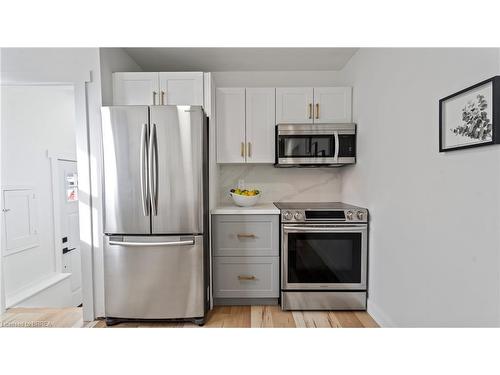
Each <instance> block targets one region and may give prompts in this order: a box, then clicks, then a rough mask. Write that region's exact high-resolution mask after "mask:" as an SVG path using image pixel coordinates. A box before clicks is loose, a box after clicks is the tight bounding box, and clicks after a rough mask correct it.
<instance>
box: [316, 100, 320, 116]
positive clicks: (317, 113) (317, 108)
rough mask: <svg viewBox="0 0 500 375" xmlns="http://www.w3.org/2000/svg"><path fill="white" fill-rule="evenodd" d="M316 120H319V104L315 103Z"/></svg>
mask: <svg viewBox="0 0 500 375" xmlns="http://www.w3.org/2000/svg"><path fill="white" fill-rule="evenodd" d="M316 119H319V103H316Z"/></svg>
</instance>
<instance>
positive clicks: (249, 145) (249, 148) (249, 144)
mask: <svg viewBox="0 0 500 375" xmlns="http://www.w3.org/2000/svg"><path fill="white" fill-rule="evenodd" d="M247 155H248V157H249V158H251V157H252V143H251V142H248V149H247Z"/></svg>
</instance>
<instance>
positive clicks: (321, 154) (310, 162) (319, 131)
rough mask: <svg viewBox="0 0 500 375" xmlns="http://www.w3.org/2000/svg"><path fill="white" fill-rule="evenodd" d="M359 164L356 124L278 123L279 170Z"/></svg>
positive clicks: (277, 154)
mask: <svg viewBox="0 0 500 375" xmlns="http://www.w3.org/2000/svg"><path fill="white" fill-rule="evenodd" d="M354 163H356V124H278V125H277V126H276V162H275V166H276V167H338V166H342V165H345V164H354Z"/></svg>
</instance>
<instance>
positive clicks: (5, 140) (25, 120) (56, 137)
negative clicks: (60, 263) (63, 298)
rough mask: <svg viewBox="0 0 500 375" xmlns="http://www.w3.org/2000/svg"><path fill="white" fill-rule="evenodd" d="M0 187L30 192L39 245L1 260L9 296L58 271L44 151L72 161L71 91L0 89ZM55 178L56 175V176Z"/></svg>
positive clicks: (49, 175) (60, 88)
mask: <svg viewBox="0 0 500 375" xmlns="http://www.w3.org/2000/svg"><path fill="white" fill-rule="evenodd" d="M1 90H2V101H1V105H2V108H3V109H2V114H1V115H2V116H1V121H2V129H1V131H2V142H1V147H2V150H1V152H2V164H1V167H2V170H1V180H2V187H6V186H28V187H32V188H33V189H34V192H35V194H36V197H37V199H36V202H37V203H36V206H37V211H36V213H37V228H38V237H39V246H36V247H34V248H31V249H27V250H24V251H22V252H17V253H13V254H10V255H8V256H5V257H4V272H5V275H4V281H5V291H6V294H7V297H9V295H13V294H15V293H17V292H19V291H20V290H22V289H23V288H26V287H28V286H30V285H32V284H35V283H37V282H38V281H40V280H42V279H44V278H46V277H48V276H50V275H52V274H54V273H55V272H60V270H57V269H56V260H55V257H56V251H59V252H60V251H61V247H60V246H59V243H58V244H57V246H56V244H54V225H55V224H54V213H53V206H52V204H53V203H52V202H53V187H52V171H51V165H50V159H49V158H48V156H47V151H50V152H51V153H54V154H56V155H57V154H59V155H61V154H62V155H70V156H71V157H73V158H76V142H75V97H74V90H73V87H72V86H26V85H23V86H2V87H1ZM56 173H57V172H56Z"/></svg>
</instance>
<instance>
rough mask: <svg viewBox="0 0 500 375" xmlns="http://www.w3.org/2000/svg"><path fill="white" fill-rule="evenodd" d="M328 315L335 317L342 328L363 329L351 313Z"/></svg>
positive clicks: (340, 312) (342, 312) (337, 312)
mask: <svg viewBox="0 0 500 375" xmlns="http://www.w3.org/2000/svg"><path fill="white" fill-rule="evenodd" d="M329 314H331V315H335V317H336V318H337V319H338V321H339V322H340V326H341V327H342V328H363V323H361V321H360V320H359V319H358V318H357V317H356V315H355V314H354V312H352V311H335V312H330V313H329Z"/></svg>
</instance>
